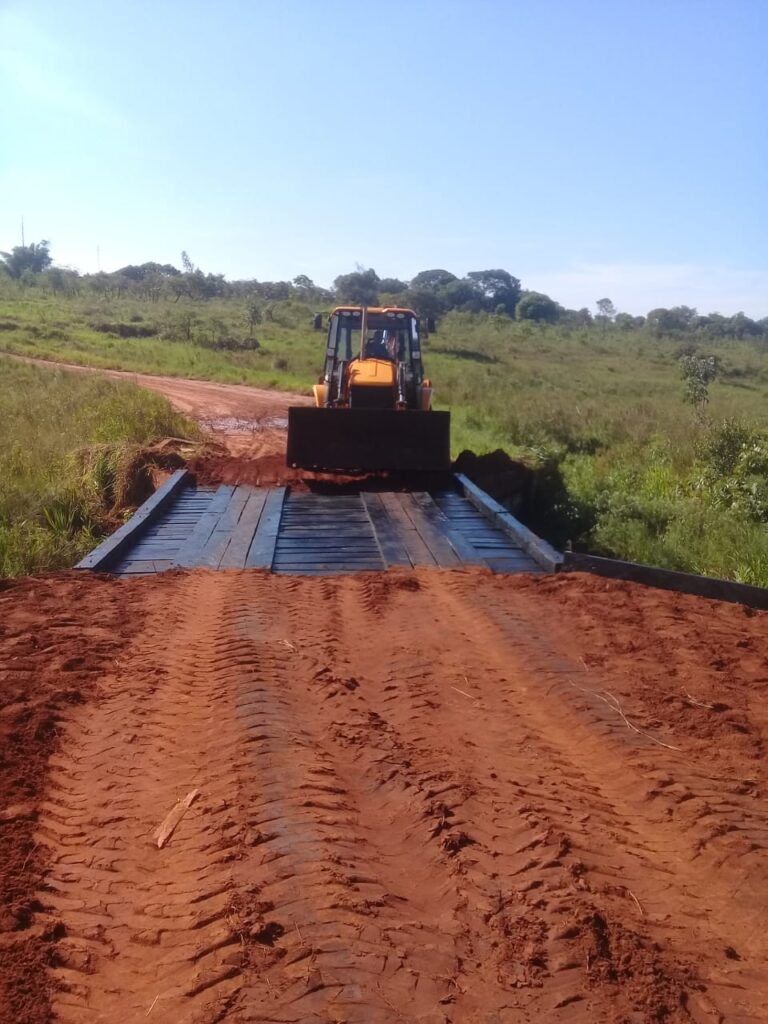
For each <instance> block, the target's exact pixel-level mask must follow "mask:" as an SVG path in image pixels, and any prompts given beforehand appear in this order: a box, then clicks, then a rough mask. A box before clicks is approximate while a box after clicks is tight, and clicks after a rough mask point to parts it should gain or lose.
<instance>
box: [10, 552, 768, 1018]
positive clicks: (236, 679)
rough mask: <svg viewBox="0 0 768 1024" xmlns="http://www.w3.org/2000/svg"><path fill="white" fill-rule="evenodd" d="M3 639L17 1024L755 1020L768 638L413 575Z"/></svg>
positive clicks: (50, 595) (636, 603)
mask: <svg viewBox="0 0 768 1024" xmlns="http://www.w3.org/2000/svg"><path fill="white" fill-rule="evenodd" d="M0 621H2V633H1V634H0V673H2V674H0V680H1V681H2V682H1V683H0V685H1V686H2V690H1V691H0V693H2V697H0V723H2V725H3V728H4V729H5V735H4V744H3V747H2V751H3V758H4V761H3V771H4V772H5V774H4V776H3V778H2V781H3V783H4V785H3V788H2V790H1V792H2V807H3V811H2V812H0V813H2V814H3V815H4V818H3V823H4V826H5V823H6V822H7V821H8V820H9V817H10V819H11V820H12V821H13V826H12V828H13V830H14V832H13V836H12V839H11V841H8V842H4V843H3V845H2V846H0V852H1V853H2V857H3V859H2V871H3V872H4V874H3V876H2V879H3V899H4V903H3V913H4V917H3V921H4V927H5V931H4V932H3V933H2V934H1V935H0V940H2V941H1V942H0V977H2V984H3V986H4V987H3V988H2V989H0V1000H2V1001H0V1020H1V1021H2V1022H3V1024H5V1022H6V1021H8V1022H10V1021H14V1022H17V1024H21V1022H26V1021H29V1022H33V1021H34V1022H35V1024H37V1022H39V1021H43V1020H47V1019H52V1020H55V1021H60V1022H70V1021H71V1022H77V1024H80V1022H82V1021H84V1020H90V1019H93V1020H95V1021H104V1022H106V1021H113V1020H120V1021H128V1022H145V1021H146V1020H147V1019H149V1020H150V1021H151V1020H152V1018H153V1017H157V1018H158V1019H163V1020H167V1021H174V1022H176V1021H190V1022H191V1021H195V1022H213V1021H217V1020H224V1019H226V1020H227V1021H232V1022H244V1021H312V1020H317V1021H338V1022H340V1021H346V1022H349V1024H352V1022H360V1024H362V1022H388V1024H389V1022H391V1024H394V1022H398V1021H422V1022H456V1024H458V1022H470V1021H471V1022H478V1024H479V1022H502V1021H503V1022H510V1024H511V1022H518V1021H531V1022H533V1021H568V1022H576V1024H580V1022H585V1024H586V1022H595V1021H604V1022H606V1024H608V1022H611V1024H613V1022H618V1021H620V1022H633V1024H635V1022H651V1021H666V1022H682V1021H696V1022H705V1021H707V1022H708V1021H718V1020H721V1021H734V1022H735V1021H747V1020H751V1021H759V1020H762V1019H764V1015H763V1011H764V1007H765V1006H766V1005H768V969H767V968H766V953H768V939H766V936H765V929H764V925H763V921H764V918H765V914H766V911H767V910H768V886H766V881H768V879H766V858H765V848H766V844H768V801H767V800H766V797H765V795H764V789H763V787H764V773H765V769H764V766H763V763H762V749H763V746H764V744H765V741H766V732H767V731H768V722H767V721H766V714H765V712H764V710H763V709H764V708H765V704H766V697H768V666H766V661H765V655H764V653H763V652H764V651H765V650H766V649H767V645H768V615H766V614H762V613H747V612H745V611H744V609H742V608H739V607H737V606H731V605H721V604H716V603H714V602H707V601H702V600H699V599H696V598H692V597H681V596H678V595H674V594H669V593H666V592H656V591H650V590H646V589H645V588H642V587H637V586H633V585H630V584H623V583H616V582H606V581H604V580H597V579H593V578H591V577H583V576H563V577H559V578H526V577H498V576H492V575H490V574H488V573H485V572H481V571H456V572H439V571H431V572H430V571H426V570H424V571H418V572H390V573H387V574H381V575H359V576H355V577H347V578H327V579H312V578H296V577H279V576H270V575H266V574H261V573H257V572H239V573H235V572H232V573H206V572H195V573H173V574H167V575H165V576H161V577H155V578H149V579H144V580H136V581H132V582H130V581H121V582H115V583H112V582H109V581H105V580H103V579H99V578H94V577H90V578H87V579H85V578H82V577H78V576H75V574H63V575H57V576H54V577H48V578H41V579H39V580H36V581H21V582H19V583H16V584H12V585H10V586H7V587H6V589H5V590H4V591H3V592H2V594H0ZM704 705H707V706H704ZM52 751H53V753H52ZM195 789H197V790H199V795H198V797H197V799H196V800H195V801H194V802H193V803H192V805H191V807H190V808H189V810H188V811H187V812H186V814H185V816H184V817H183V818H182V819H181V821H180V822H179V824H178V825H177V827H176V830H175V831H174V833H173V835H172V836H171V838H170V840H169V842H168V843H167V844H166V845H165V846H163V848H162V849H158V848H157V844H156V842H155V841H154V840H153V831H154V830H155V828H156V827H157V826H158V825H159V824H160V822H161V821H163V819H164V818H165V817H166V815H167V814H168V812H169V811H170V810H171V808H173V807H174V805H175V804H176V802H177V801H178V800H180V799H182V798H183V797H185V796H186V795H187V794H188V793H190V792H191V791H192V790H195ZM19 804H21V805H23V806H22V809H21V811H18V810H16V811H11V812H10V814H9V811H8V807H9V805H11V806H13V805H17V806H18V805H19ZM6 827H7V826H6ZM33 844H37V845H36V846H34V845H33ZM30 850H31V853H30ZM43 872H45V877H44V878H43ZM47 1000H50V1012H51V1017H50V1018H49V1017H47V1016H46V1013H47V1012H48V1011H47Z"/></svg>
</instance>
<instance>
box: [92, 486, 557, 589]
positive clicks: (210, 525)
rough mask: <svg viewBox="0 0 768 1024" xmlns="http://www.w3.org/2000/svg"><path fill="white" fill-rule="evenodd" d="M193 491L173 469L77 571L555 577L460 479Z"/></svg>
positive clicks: (514, 523) (518, 530)
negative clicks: (388, 486) (402, 570)
mask: <svg viewBox="0 0 768 1024" xmlns="http://www.w3.org/2000/svg"><path fill="white" fill-rule="evenodd" d="M313 487H314V489H313V490H293V489H291V488H289V487H272V488H258V487H248V486H242V485H240V486H228V485H222V486H220V487H218V488H212V487H199V486H197V485H196V484H195V482H194V480H193V479H192V478H191V477H190V475H189V474H188V473H187V472H186V471H185V470H179V471H178V472H177V473H174V474H173V476H172V477H171V478H170V479H169V480H168V481H167V482H166V483H165V484H164V485H163V486H162V487H161V488H160V489H159V490H158V491H157V492H156V493H155V494H154V495H153V496H152V497H151V498H150V499H149V500H148V501H147V502H145V504H144V505H142V506H141V508H140V509H138V511H137V512H136V513H135V514H134V516H133V517H132V518H131V519H130V520H129V522H127V523H126V524H125V525H124V526H123V527H121V528H120V529H119V530H117V531H116V533H114V534H113V535H112V536H111V537H109V538H108V539H107V540H105V541H104V542H103V543H102V544H100V545H99V547H98V548H96V550H95V551H93V552H92V553H91V554H90V555H88V556H87V557H86V558H84V559H83V560H82V561H81V562H80V563H79V565H78V568H80V569H91V570H99V571H106V572H111V573H115V574H116V575H120V576H143V575H151V574H153V573H158V572H164V571H166V570H168V569H172V568H176V567H187V568H192V567H194V566H206V567H208V568H210V569H247V568H258V569H267V570H271V571H272V572H276V573H295V574H299V575H336V574H340V573H349V572H362V571H376V570H384V569H386V568H388V567H390V566H418V565H426V566H440V567H444V568H450V567H458V566H461V565H480V566H485V567H486V568H488V569H491V570H493V571H494V572H504V573H517V572H535V573H541V572H554V571H556V569H557V568H558V567H559V565H560V564H561V561H562V557H561V556H560V555H559V553H558V552H557V551H555V550H554V549H553V548H552V547H551V546H550V545H549V544H547V543H546V542H545V541H543V540H541V539H540V538H539V537H537V536H535V534H533V533H531V531H530V530H528V529H526V527H525V526H523V524H522V523H520V522H519V521H518V520H517V519H515V517H514V516H512V515H511V514H510V513H509V512H508V511H507V510H506V509H505V508H503V506H501V505H499V504H498V503H497V502H495V501H494V500H493V499H492V498H490V497H489V495H487V494H485V493H484V492H483V491H481V490H480V489H479V488H478V487H476V486H475V485H474V484H473V483H471V481H469V480H468V479H467V478H466V477H464V476H462V475H461V474H457V475H456V476H455V477H454V486H453V487H452V488H451V487H449V488H441V489H440V490H435V491H427V490H425V491H398V490H381V489H379V488H371V487H366V485H365V484H361V485H360V487H358V488H354V489H348V488H344V489H339V488H333V487H329V486H328V485H320V484H318V485H313Z"/></svg>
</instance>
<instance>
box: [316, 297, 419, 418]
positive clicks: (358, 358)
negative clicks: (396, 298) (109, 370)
mask: <svg viewBox="0 0 768 1024" xmlns="http://www.w3.org/2000/svg"><path fill="white" fill-rule="evenodd" d="M430 396H431V390H430V389H429V384H428V382H425V381H424V368H423V365H422V361H421V344H420V339H419V321H418V317H417V316H416V314H415V313H414V312H413V310H412V309H401V308H397V307H379V306H376V307H368V308H365V307H359V306H358V307H354V306H339V307H337V308H336V309H334V310H333V312H332V313H331V316H330V319H329V323H328V343H327V346H326V356H325V370H324V374H323V377H322V378H321V380H320V381H319V384H318V385H316V386H315V398H316V400H317V404H318V405H324V406H326V407H329V406H349V407H355V406H356V407H358V408H361V407H366V408H400V409H405V408H407V409H420V408H425V407H426V408H429V398H430ZM425 402H426V405H425Z"/></svg>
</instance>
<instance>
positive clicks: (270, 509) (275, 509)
mask: <svg viewBox="0 0 768 1024" xmlns="http://www.w3.org/2000/svg"><path fill="white" fill-rule="evenodd" d="M285 494H286V488H285V487H275V488H273V489H271V490H270V491H269V493H268V494H267V499H266V501H265V503H264V509H263V511H262V513H261V517H260V519H259V524H258V527H257V528H256V533H255V535H254V538H253V543H252V544H251V547H250V550H249V552H248V557H247V558H246V560H245V564H246V566H247V567H248V568H249V569H270V568H271V567H272V560H273V558H274V557H275V544H276V543H277V535H278V532H279V530H280V520H281V519H282V515H283V503H284V501H285Z"/></svg>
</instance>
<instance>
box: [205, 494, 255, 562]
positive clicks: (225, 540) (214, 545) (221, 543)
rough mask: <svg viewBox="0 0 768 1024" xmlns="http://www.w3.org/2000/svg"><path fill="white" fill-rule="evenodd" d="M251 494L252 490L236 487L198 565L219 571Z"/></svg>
mask: <svg viewBox="0 0 768 1024" xmlns="http://www.w3.org/2000/svg"><path fill="white" fill-rule="evenodd" d="M249 493H250V488H248V487H235V489H234V491H233V492H232V494H231V495H230V498H229V501H228V502H227V507H226V508H225V509H224V511H223V512H222V513H221V515H220V516H219V521H218V522H217V523H216V528H215V529H214V531H213V533H212V534H211V535H210V537H209V538H208V540H207V542H206V544H205V547H204V548H203V550H202V551H201V552H200V558H199V560H198V565H200V566H204V567H205V568H208V569H218V567H219V563H220V562H221V559H222V558H223V557H224V553H225V552H226V550H227V548H228V547H229V543H230V541H231V540H232V534H233V532H234V530H235V528H236V526H237V524H238V522H239V521H240V516H241V514H242V511H243V509H244V508H245V504H246V502H247V501H248V496H249Z"/></svg>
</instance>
